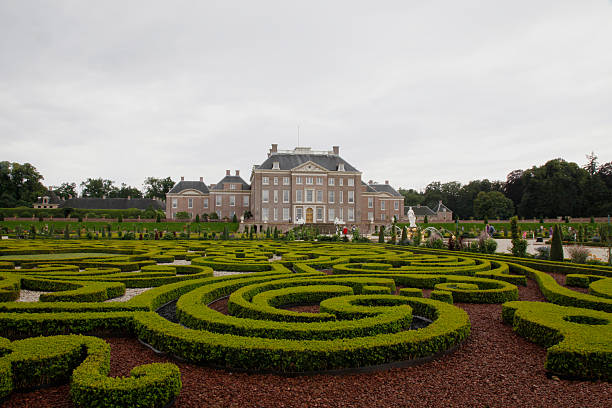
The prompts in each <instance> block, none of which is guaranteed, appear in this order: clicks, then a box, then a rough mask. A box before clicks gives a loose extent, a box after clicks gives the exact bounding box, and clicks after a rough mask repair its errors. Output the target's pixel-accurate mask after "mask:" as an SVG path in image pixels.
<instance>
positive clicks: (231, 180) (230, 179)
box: [212, 176, 251, 191]
mask: <svg viewBox="0 0 612 408" xmlns="http://www.w3.org/2000/svg"><path fill="white" fill-rule="evenodd" d="M226 183H228V184H242V190H250V189H251V186H250V185H249V184H248V183H247V182H246V181H244V180H243V179H242V177H240V176H225V177H223V178H222V179H221V181H219V182H218V183H217V184H215V186H214V187H213V188H212V190H214V191H218V190H223V185H224V184H226Z"/></svg>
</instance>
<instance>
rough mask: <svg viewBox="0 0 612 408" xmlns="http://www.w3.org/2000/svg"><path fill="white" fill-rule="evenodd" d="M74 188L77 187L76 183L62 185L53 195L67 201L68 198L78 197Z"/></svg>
mask: <svg viewBox="0 0 612 408" xmlns="http://www.w3.org/2000/svg"><path fill="white" fill-rule="evenodd" d="M76 187H77V185H76V183H62V184H61V185H60V186H59V187H58V188H57V189H56V190H55V194H57V196H58V197H60V198H63V199H64V200H67V199H68V197H76V196H77V195H78V194H77V190H76Z"/></svg>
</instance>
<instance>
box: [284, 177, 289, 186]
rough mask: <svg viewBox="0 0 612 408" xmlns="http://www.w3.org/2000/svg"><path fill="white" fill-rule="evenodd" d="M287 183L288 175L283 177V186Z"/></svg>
mask: <svg viewBox="0 0 612 408" xmlns="http://www.w3.org/2000/svg"><path fill="white" fill-rule="evenodd" d="M288 185H289V177H283V186H288Z"/></svg>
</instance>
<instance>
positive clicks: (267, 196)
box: [261, 190, 270, 203]
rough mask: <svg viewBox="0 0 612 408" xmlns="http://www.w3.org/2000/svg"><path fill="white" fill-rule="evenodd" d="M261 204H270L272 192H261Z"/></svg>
mask: <svg viewBox="0 0 612 408" xmlns="http://www.w3.org/2000/svg"><path fill="white" fill-rule="evenodd" d="M261 202H262V203H269V202H270V190H261Z"/></svg>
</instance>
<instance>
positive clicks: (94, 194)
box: [81, 178, 116, 198]
mask: <svg viewBox="0 0 612 408" xmlns="http://www.w3.org/2000/svg"><path fill="white" fill-rule="evenodd" d="M113 183H114V182H113V181H112V180H107V179H103V178H97V179H92V178H88V179H87V180H85V181H83V182H82V183H81V188H82V195H83V197H87V198H102V197H105V196H106V197H108V196H109V195H110V193H111V192H112V191H113V190H115V189H116V187H114V186H113Z"/></svg>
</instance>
